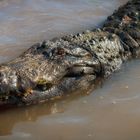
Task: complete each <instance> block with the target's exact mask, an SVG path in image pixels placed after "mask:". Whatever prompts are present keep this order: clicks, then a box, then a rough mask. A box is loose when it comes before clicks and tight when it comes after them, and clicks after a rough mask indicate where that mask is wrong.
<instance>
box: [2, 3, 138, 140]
mask: <svg viewBox="0 0 140 140" xmlns="http://www.w3.org/2000/svg"><path fill="white" fill-rule="evenodd" d="M126 1H127V0H126ZM126 1H125V0H123V2H122V1H121V0H96V1H95V0H40V1H39V0H2V1H0V34H1V36H0V50H1V51H0V62H5V61H8V60H9V59H13V58H14V57H16V56H17V55H19V54H20V53H21V52H22V51H23V50H25V49H27V48H28V47H29V46H30V45H31V44H33V43H35V42H38V41H42V40H44V39H50V38H52V37H56V36H63V35H65V34H70V33H76V32H79V31H83V30H85V29H91V28H94V27H97V26H99V25H101V24H102V22H103V21H104V20H105V18H106V17H107V16H108V15H110V14H111V13H112V12H113V10H114V9H116V8H117V7H118V6H119V5H121V4H123V3H125V2H126ZM139 83H140V60H135V61H130V62H128V63H126V64H124V65H123V66H122V69H121V70H120V71H118V72H116V73H114V74H113V75H112V76H111V77H109V78H108V79H106V80H105V82H104V83H103V84H102V85H101V86H99V87H98V88H97V89H96V90H94V91H93V92H92V93H91V94H89V95H86V94H84V95H83V94H82V93H81V94H78V95H77V94H76V95H71V96H69V97H65V99H61V100H58V101H52V102H48V103H45V104H40V105H35V106H30V107H24V108H17V109H12V110H5V111H4V110H3V111H1V112H0V140H46V139H48V140H132V139H133V140H139V139H140V86H139Z"/></svg>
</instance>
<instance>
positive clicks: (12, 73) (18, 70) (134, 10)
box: [0, 0, 140, 105]
mask: <svg viewBox="0 0 140 140" xmlns="http://www.w3.org/2000/svg"><path fill="white" fill-rule="evenodd" d="M139 48H140V0H132V1H130V2H128V3H127V4H126V5H124V6H123V7H120V8H119V9H118V11H115V12H114V14H113V15H112V16H110V17H108V19H107V20H106V22H105V24H104V25H103V27H102V28H101V29H95V30H93V31H85V32H83V33H81V34H77V35H69V36H65V37H62V38H58V39H52V40H49V41H46V42H45V41H44V42H43V43H42V44H36V45H34V46H32V47H31V48H30V49H28V50H27V51H26V52H24V53H23V54H22V55H21V56H19V57H18V58H16V59H15V60H13V61H11V62H9V63H6V64H2V65H1V66H0V104H1V105H6V104H14V105H19V104H20V105H27V104H34V103H38V102H42V101H44V100H48V99H51V98H55V97H60V96H63V95H65V94H67V93H70V92H73V91H76V90H78V89H87V88H88V87H89V86H91V85H94V83H95V81H96V79H98V78H99V77H107V76H109V75H110V74H111V73H113V72H114V71H117V70H118V69H120V67H121V65H122V63H123V62H124V61H126V60H128V59H130V58H132V57H138V56H139V52H140V49H139Z"/></svg>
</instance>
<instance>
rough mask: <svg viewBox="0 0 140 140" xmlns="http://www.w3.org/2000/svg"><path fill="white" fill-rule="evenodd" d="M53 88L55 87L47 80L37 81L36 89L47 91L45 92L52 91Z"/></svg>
mask: <svg viewBox="0 0 140 140" xmlns="http://www.w3.org/2000/svg"><path fill="white" fill-rule="evenodd" d="M52 86H53V84H52V83H50V82H47V81H46V80H45V79H39V80H38V81H37V85H36V87H35V89H36V90H41V91H45V90H48V89H50V88H51V87H52Z"/></svg>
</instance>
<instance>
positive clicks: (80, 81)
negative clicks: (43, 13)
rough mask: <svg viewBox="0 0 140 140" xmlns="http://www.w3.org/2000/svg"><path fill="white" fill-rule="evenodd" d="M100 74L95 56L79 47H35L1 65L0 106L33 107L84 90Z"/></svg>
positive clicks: (58, 43)
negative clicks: (80, 89) (77, 90)
mask: <svg viewBox="0 0 140 140" xmlns="http://www.w3.org/2000/svg"><path fill="white" fill-rule="evenodd" d="M99 71H100V63H99V61H98V59H97V58H96V56H94V54H92V53H91V52H90V51H89V50H86V49H85V48H83V47H82V46H76V45H73V44H68V42H67V41H64V40H59V41H58V40H57V41H52V42H51V41H50V42H48V43H45V44H44V43H43V44H42V45H39V44H38V45H35V46H33V47H31V48H30V49H29V50H27V51H26V52H25V53H24V54H23V55H22V56H20V57H18V58H16V59H15V60H13V61H11V62H9V63H7V64H5V65H1V66H0V104H5V103H6V104H33V103H36V102H40V101H44V100H48V99H51V98H55V97H59V96H62V95H64V94H67V93H69V92H72V91H74V90H76V89H79V88H87V87H88V86H89V85H90V84H91V83H93V81H94V80H95V77H96V75H97V73H98V72H99Z"/></svg>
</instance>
